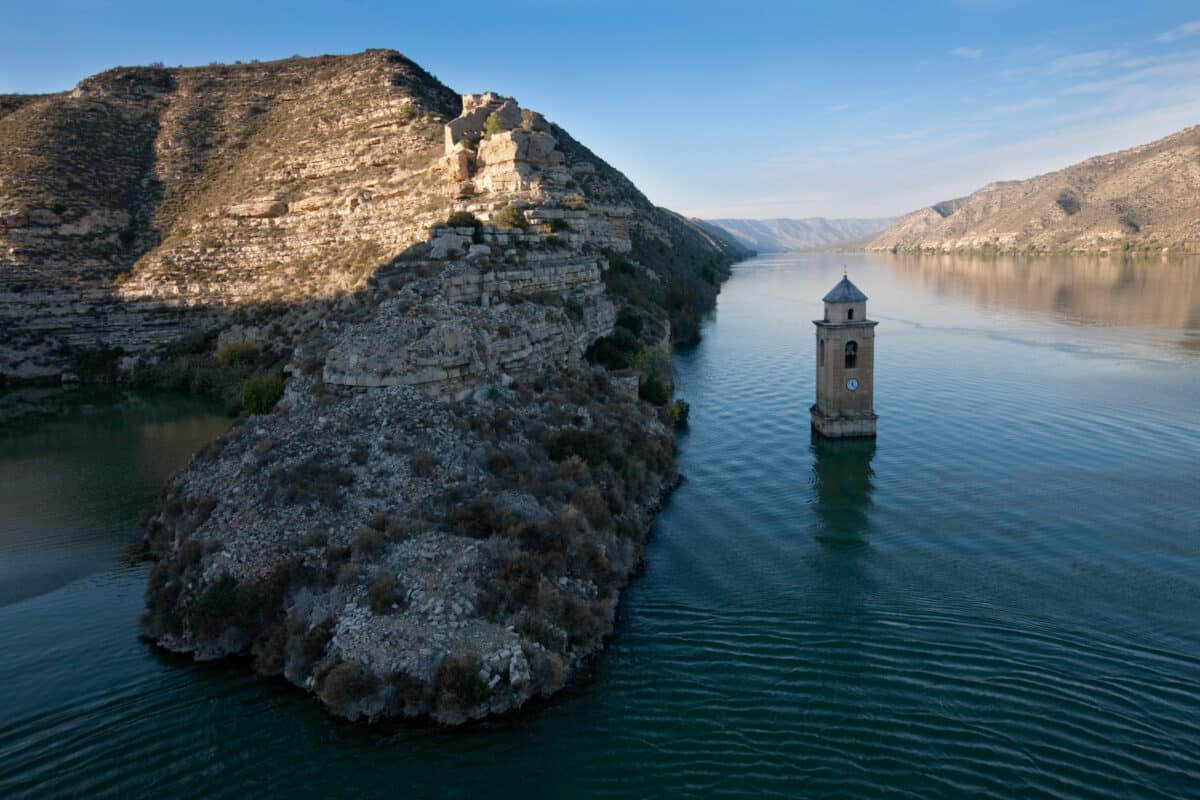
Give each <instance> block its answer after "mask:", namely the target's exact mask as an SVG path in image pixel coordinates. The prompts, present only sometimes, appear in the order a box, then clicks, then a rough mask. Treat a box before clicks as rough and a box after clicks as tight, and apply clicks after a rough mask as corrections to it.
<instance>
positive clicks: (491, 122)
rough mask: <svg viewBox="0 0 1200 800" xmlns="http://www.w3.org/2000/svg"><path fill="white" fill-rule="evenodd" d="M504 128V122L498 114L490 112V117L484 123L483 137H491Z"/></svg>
mask: <svg viewBox="0 0 1200 800" xmlns="http://www.w3.org/2000/svg"><path fill="white" fill-rule="evenodd" d="M504 129H505V128H504V123H503V122H502V121H501V120H500V117H498V116H497V115H496V114H488V118H487V119H486V120H484V123H483V138H485V139H491V138H492V137H493V136H495V135H496V134H497V133H500V132H501V131H503V130H504Z"/></svg>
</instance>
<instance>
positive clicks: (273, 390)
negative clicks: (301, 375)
mask: <svg viewBox="0 0 1200 800" xmlns="http://www.w3.org/2000/svg"><path fill="white" fill-rule="evenodd" d="M283 385H284V377H283V373H282V372H270V373H262V372H260V373H257V374H255V375H251V376H250V377H249V378H247V379H246V382H245V383H243V384H242V388H240V389H239V390H238V398H237V399H238V405H239V406H241V409H242V413H244V414H267V413H269V412H270V411H271V409H273V408H274V407H275V404H276V403H278V402H279V398H281V397H283Z"/></svg>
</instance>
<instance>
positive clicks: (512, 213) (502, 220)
mask: <svg viewBox="0 0 1200 800" xmlns="http://www.w3.org/2000/svg"><path fill="white" fill-rule="evenodd" d="M492 222H494V223H495V224H496V227H498V228H520V229H524V228H526V227H528V225H529V221H528V220H527V219H526V218H525V212H524V211H522V210H521V209H520V208H518V207H517V206H515V205H513V204H512V203H509V204H508V205H506V206H505V207H504V208H502V209H500V210H499V211H497V212H496V216H495V217H493V218H492Z"/></svg>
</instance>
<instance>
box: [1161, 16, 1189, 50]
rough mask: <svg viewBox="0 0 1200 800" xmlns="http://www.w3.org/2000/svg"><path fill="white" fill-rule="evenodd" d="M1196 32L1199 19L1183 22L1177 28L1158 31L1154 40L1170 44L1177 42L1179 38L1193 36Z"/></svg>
mask: <svg viewBox="0 0 1200 800" xmlns="http://www.w3.org/2000/svg"><path fill="white" fill-rule="evenodd" d="M1197 33H1200V19H1198V20H1194V21H1192V22H1185V23H1183V24H1182V25H1180V26H1179V27H1177V28H1172V29H1171V30H1169V31H1167V32H1165V33H1160V34H1159V35H1158V36H1157V37H1155V41H1158V42H1162V43H1163V44H1170V43H1171V42H1178V41H1179V40H1180V39H1186V38H1187V37H1188V36H1195V35H1196V34H1197Z"/></svg>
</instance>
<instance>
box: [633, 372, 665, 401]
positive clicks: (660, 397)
mask: <svg viewBox="0 0 1200 800" xmlns="http://www.w3.org/2000/svg"><path fill="white" fill-rule="evenodd" d="M638 397H640V398H642V399H643V400H645V401H646V402H648V403H653V404H654V405H656V406H661V405H663V404H664V403H666V402H667V401H668V400H670V399H671V390H670V389H668V388H667V385H666V384H665V383H663V382H662V381H661V380H659V379H658V378H649V379H647V380H645V381H643V382H642V384H641V386H639V387H638Z"/></svg>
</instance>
